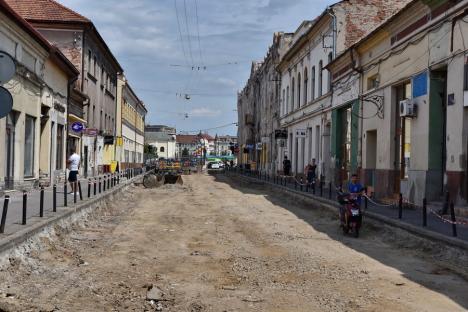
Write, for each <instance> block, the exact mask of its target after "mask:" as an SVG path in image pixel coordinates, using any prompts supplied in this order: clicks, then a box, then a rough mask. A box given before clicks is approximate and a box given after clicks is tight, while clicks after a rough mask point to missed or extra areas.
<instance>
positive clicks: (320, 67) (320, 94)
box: [318, 61, 323, 97]
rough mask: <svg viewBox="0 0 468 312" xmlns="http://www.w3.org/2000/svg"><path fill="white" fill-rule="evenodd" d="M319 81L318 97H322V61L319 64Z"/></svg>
mask: <svg viewBox="0 0 468 312" xmlns="http://www.w3.org/2000/svg"><path fill="white" fill-rule="evenodd" d="M318 79H319V81H318V96H319V97H321V96H322V94H323V93H322V91H323V90H322V88H323V61H320V62H319V78H318Z"/></svg>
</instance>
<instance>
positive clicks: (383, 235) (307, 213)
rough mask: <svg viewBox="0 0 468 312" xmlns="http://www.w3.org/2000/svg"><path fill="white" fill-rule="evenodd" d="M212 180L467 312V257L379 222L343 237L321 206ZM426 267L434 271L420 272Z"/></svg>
mask: <svg viewBox="0 0 468 312" xmlns="http://www.w3.org/2000/svg"><path fill="white" fill-rule="evenodd" d="M213 177H214V179H215V181H217V182H219V183H225V184H228V185H229V186H230V187H232V188H234V189H236V190H238V191H240V192H242V193H245V194H256V195H262V196H264V197H265V199H267V200H268V201H270V202H271V203H272V204H274V205H276V206H279V207H282V208H284V209H286V210H288V211H290V212H291V213H293V214H294V215H296V216H297V217H298V218H300V219H301V220H303V221H305V222H307V223H308V224H310V225H311V226H312V227H313V228H314V229H315V230H317V231H319V232H322V233H324V234H326V235H328V236H329V237H330V238H331V239H333V240H335V241H337V242H340V243H342V244H344V245H345V246H347V247H348V248H352V249H354V250H356V251H358V252H360V253H362V254H365V255H367V256H369V257H371V258H373V259H374V260H376V261H378V262H380V263H382V264H384V265H386V266H388V267H392V268H394V269H396V270H398V271H400V272H401V273H402V276H403V277H405V278H407V279H409V280H411V281H413V282H415V283H417V284H419V285H421V286H422V287H425V288H427V289H431V290H433V291H435V292H438V293H441V294H444V295H445V296H446V297H448V298H450V299H451V300H453V301H454V302H456V303H458V304H459V305H460V306H462V307H463V308H465V309H467V310H468V296H466V292H467V291H468V280H467V279H466V277H467V276H468V270H466V263H467V261H468V256H467V253H466V252H464V251H461V250H458V249H454V248H450V247H446V246H441V245H439V244H437V243H434V242H430V241H428V240H426V239H422V238H419V237H417V236H414V235H412V234H409V233H407V232H406V231H403V230H400V229H394V228H390V227H388V226H385V225H383V224H379V223H378V222H376V221H373V222H367V223H366V220H365V219H364V225H363V229H362V232H361V233H362V234H361V237H360V238H359V239H355V238H352V237H349V236H344V235H343V234H342V232H341V230H340V228H339V223H338V211H337V212H336V214H335V213H333V212H332V211H329V210H327V209H324V208H320V204H319V203H318V204H317V206H316V207H313V206H312V205H311V204H306V203H305V202H300V201H298V200H296V199H294V198H293V197H292V196H290V195H287V194H285V193H284V192H282V191H273V190H271V189H269V187H266V186H265V184H264V183H263V182H261V181H250V180H248V179H245V178H241V177H236V176H226V175H224V174H213ZM334 220H336V222H335V221H334ZM427 262H430V263H432V264H433V265H431V266H430V267H427V266H423V265H422V266H421V267H419V266H418V264H424V263H426V264H427ZM431 267H432V268H431ZM439 281H440V282H439ZM443 281H445V283H444V282H443ZM447 284H448V285H447ZM457 285H458V287H457ZM460 286H461V287H460Z"/></svg>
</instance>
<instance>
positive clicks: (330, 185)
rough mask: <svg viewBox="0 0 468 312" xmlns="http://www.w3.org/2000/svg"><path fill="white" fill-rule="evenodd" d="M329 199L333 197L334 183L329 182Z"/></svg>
mask: <svg viewBox="0 0 468 312" xmlns="http://www.w3.org/2000/svg"><path fill="white" fill-rule="evenodd" d="M328 199H332V183H331V182H330V183H328Z"/></svg>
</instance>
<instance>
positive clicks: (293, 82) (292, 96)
mask: <svg viewBox="0 0 468 312" xmlns="http://www.w3.org/2000/svg"><path fill="white" fill-rule="evenodd" d="M295 84H296V82H295V81H294V77H293V79H292V83H291V111H293V110H294V95H295V94H294V85H295Z"/></svg>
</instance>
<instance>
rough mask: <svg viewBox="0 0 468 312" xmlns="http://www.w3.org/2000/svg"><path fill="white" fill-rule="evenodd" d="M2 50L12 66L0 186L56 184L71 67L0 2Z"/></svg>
mask: <svg viewBox="0 0 468 312" xmlns="http://www.w3.org/2000/svg"><path fill="white" fill-rule="evenodd" d="M0 16H1V18H0V50H1V51H4V52H6V53H8V54H9V55H11V56H12V57H13V58H14V60H15V62H16V74H15V76H14V77H13V79H12V80H11V81H9V82H8V83H6V84H4V85H3V87H5V88H6V89H7V90H9V92H10V93H11V94H12V97H13V110H12V111H11V112H10V114H9V115H8V116H7V117H6V118H2V119H0V151H1V153H0V164H1V166H0V187H1V188H4V189H14V188H23V187H30V186H34V185H38V184H39V181H42V182H43V183H45V184H48V183H53V182H57V179H56V178H58V177H63V176H64V172H65V166H66V154H65V144H66V133H67V132H66V125H67V100H68V86H69V83H70V82H71V81H73V80H74V79H75V78H76V77H77V76H78V72H77V71H76V69H75V68H74V66H73V65H72V64H71V63H70V62H68V60H67V59H66V58H65V57H64V56H63V55H62V54H61V53H60V52H59V51H58V50H57V49H56V48H54V47H53V46H51V45H50V44H49V43H48V41H47V40H46V39H45V38H44V37H42V36H41V35H40V34H39V33H38V32H37V31H36V30H34V29H33V28H32V27H31V26H30V25H29V24H28V23H27V22H26V21H25V20H24V19H22V18H21V17H19V16H18V15H17V14H15V13H14V11H12V10H11V8H10V7H9V6H8V5H6V4H5V3H4V2H0Z"/></svg>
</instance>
